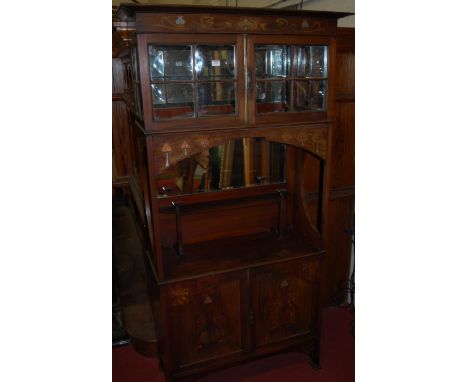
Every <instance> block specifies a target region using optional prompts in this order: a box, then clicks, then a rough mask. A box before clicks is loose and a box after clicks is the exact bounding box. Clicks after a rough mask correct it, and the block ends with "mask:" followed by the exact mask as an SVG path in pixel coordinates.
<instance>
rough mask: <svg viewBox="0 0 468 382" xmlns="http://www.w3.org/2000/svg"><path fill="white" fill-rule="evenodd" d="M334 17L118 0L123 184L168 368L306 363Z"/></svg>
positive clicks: (324, 204) (322, 207)
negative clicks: (284, 357) (125, 139)
mask: <svg viewBox="0 0 468 382" xmlns="http://www.w3.org/2000/svg"><path fill="white" fill-rule="evenodd" d="M343 16H345V14H341V13H340V14H339V13H330V12H298V11H297V12H296V11H294V12H293V11H290V12H285V11H273V10H256V9H239V8H236V9H232V10H225V9H223V8H200V7H197V8H178V7H171V6H160V7H158V6H122V7H121V8H120V10H119V11H118V12H117V17H119V18H120V19H121V23H120V24H119V27H118V28H117V29H116V31H115V32H116V33H115V36H116V37H115V40H116V41H115V46H116V49H115V50H114V56H115V57H116V58H118V59H119V60H120V62H121V63H122V64H123V67H124V72H125V73H127V74H126V77H125V78H127V80H126V81H127V83H128V86H127V88H128V91H126V92H124V93H125V96H124V97H123V100H124V102H125V103H126V105H127V107H128V113H129V129H130V131H131V134H130V136H131V142H132V145H130V147H131V150H130V151H131V156H130V158H131V160H132V166H130V168H132V173H131V174H129V182H130V183H131V182H133V183H134V184H135V186H134V187H133V189H132V197H133V198H134V199H135V204H136V205H137V206H141V207H140V208H139V215H140V218H141V221H142V224H141V226H142V230H143V231H144V234H143V235H142V237H144V239H145V240H146V246H147V252H148V269H149V271H150V273H151V275H152V279H151V280H152V282H153V283H154V288H152V290H153V292H154V293H153V307H154V314H155V317H156V320H157V321H158V323H159V324H160V326H161V330H160V331H159V332H158V333H161V338H160V339H159V340H160V341H159V343H158V351H159V357H160V359H161V362H162V363H163V365H164V369H165V371H166V375H167V377H168V379H169V380H183V379H190V378H194V377H196V376H199V375H201V374H203V373H207V372H210V371H212V370H215V369H217V368H220V367H225V366H229V365H232V364H234V363H239V362H244V361H247V360H249V359H252V358H255V357H260V356H265V355H268V354H272V353H274V352H278V351H289V350H301V351H305V352H307V353H308V354H309V355H310V356H311V361H312V362H313V364H315V365H317V364H318V360H319V354H318V349H319V341H320V308H321V306H322V305H323V290H321V285H322V283H323V280H324V277H325V276H324V274H323V272H322V269H323V268H322V263H325V262H326V261H327V260H326V259H327V256H328V254H327V249H328V248H327V247H328V245H329V243H330V242H332V241H333V237H331V236H330V235H331V232H333V222H332V215H330V203H329V199H330V182H331V179H332V168H331V166H330V158H331V147H332V142H333V134H332V130H333V129H334V124H333V122H334V121H333V118H334V106H335V102H334V101H335V91H334V88H335V76H336V19H337V18H339V17H343ZM119 36H120V37H122V36H125V39H124V40H123V39H122V38H121V39H120V40H119ZM126 63H128V66H126V65H127V64H126ZM140 98H141V99H140ZM139 105H141V106H142V107H141V109H140V106H139ZM133 183H132V184H133ZM325 264H327V263H325ZM328 264H331V263H330V262H328ZM321 296H322V297H321Z"/></svg>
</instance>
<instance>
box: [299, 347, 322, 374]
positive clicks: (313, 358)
mask: <svg viewBox="0 0 468 382" xmlns="http://www.w3.org/2000/svg"><path fill="white" fill-rule="evenodd" d="M300 350H301V351H302V353H304V354H306V355H307V356H308V357H309V363H310V366H312V368H313V369H314V370H319V369H320V340H316V341H314V342H309V343H307V344H304V345H302V346H301V348H300Z"/></svg>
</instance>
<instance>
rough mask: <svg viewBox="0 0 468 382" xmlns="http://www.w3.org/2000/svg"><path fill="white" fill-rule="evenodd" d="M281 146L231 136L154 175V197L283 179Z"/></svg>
mask: <svg viewBox="0 0 468 382" xmlns="http://www.w3.org/2000/svg"><path fill="white" fill-rule="evenodd" d="M285 181H286V179H285V145H283V144H280V143H277V142H270V141H268V140H266V139H264V138H238V139H231V140H229V141H227V142H226V143H225V144H223V145H220V146H216V147H212V148H209V149H206V150H204V151H201V152H199V153H196V154H194V155H192V156H190V157H188V158H186V159H183V160H181V161H179V162H177V163H175V164H174V165H172V166H170V167H168V168H167V169H166V170H165V171H164V172H163V173H162V174H160V175H158V176H157V179H156V182H157V187H158V197H165V196H170V195H179V194H193V193H199V192H208V191H219V190H226V189H232V188H240V187H250V186H255V185H264V184H273V183H282V182H285Z"/></svg>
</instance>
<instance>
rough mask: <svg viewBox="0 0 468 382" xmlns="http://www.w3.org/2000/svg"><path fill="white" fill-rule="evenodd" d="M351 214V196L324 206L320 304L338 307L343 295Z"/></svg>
mask: <svg viewBox="0 0 468 382" xmlns="http://www.w3.org/2000/svg"><path fill="white" fill-rule="evenodd" d="M353 213H354V196H353V195H351V196H350V197H344V198H339V199H331V200H330V202H329V205H328V214H329V215H328V219H329V221H330V224H329V240H328V243H327V245H328V246H327V256H325V259H324V264H323V278H322V286H321V288H322V289H321V295H322V301H323V302H324V303H325V304H331V305H335V304H337V303H341V302H342V301H343V299H344V298H345V295H346V288H347V285H348V281H347V280H348V278H349V266H350V258H351V236H350V235H349V229H350V228H351V227H352V224H353V221H352V220H353Z"/></svg>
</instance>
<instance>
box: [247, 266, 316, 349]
mask: <svg viewBox="0 0 468 382" xmlns="http://www.w3.org/2000/svg"><path fill="white" fill-rule="evenodd" d="M319 268H320V259H319V258H317V257H311V258H305V259H304V258H303V259H297V260H292V261H286V262H282V263H276V264H271V265H267V266H264V267H259V268H256V269H255V270H254V271H253V274H252V308H253V314H254V318H255V319H254V339H255V341H254V342H255V345H256V346H257V347H259V346H263V345H267V344H270V343H274V342H278V341H281V340H286V339H290V338H293V337H296V336H300V335H305V334H310V333H311V332H312V331H314V329H315V325H316V324H317V322H318V321H317V317H318V314H319V312H318V298H319Z"/></svg>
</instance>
